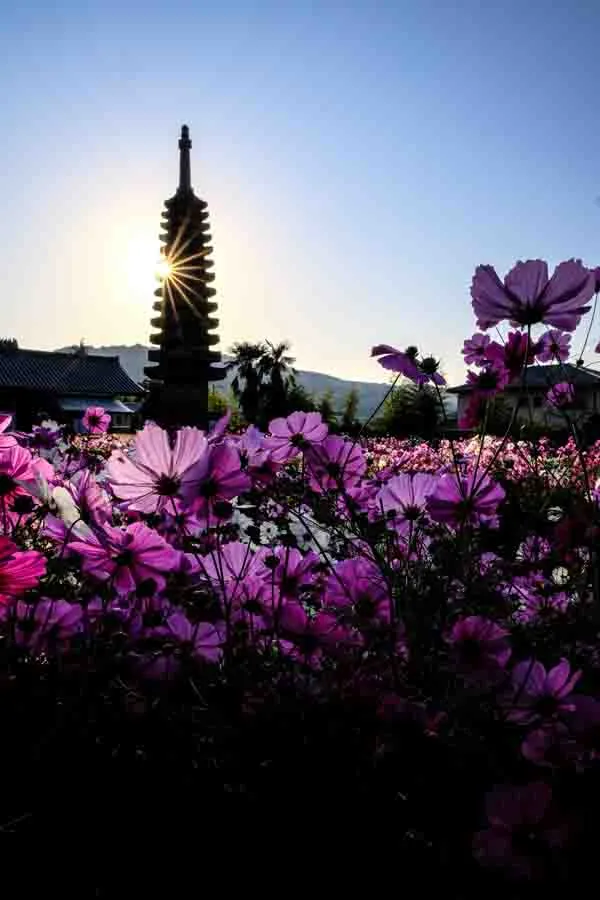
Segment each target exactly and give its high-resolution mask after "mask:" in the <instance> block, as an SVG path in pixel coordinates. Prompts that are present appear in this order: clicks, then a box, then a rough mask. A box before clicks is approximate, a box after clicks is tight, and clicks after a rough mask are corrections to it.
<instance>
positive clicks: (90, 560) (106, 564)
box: [68, 522, 179, 594]
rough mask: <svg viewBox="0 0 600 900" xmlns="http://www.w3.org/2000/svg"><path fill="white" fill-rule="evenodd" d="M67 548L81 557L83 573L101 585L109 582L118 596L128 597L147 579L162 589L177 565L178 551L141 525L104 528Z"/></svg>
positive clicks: (70, 543) (140, 523) (73, 542)
mask: <svg viewBox="0 0 600 900" xmlns="http://www.w3.org/2000/svg"><path fill="white" fill-rule="evenodd" d="M68 547H69V549H71V550H73V551H75V552H76V553H78V554H79V555H80V556H81V558H82V568H83V571H84V572H87V573H88V574H90V575H93V576H94V577H95V578H97V579H98V580H100V581H107V580H108V579H111V580H112V582H113V584H114V587H115V590H116V592H117V593H118V594H128V593H130V592H132V591H134V590H135V589H136V587H137V586H138V585H140V584H141V583H142V582H144V581H148V580H150V579H152V580H153V581H154V583H155V585H156V587H157V588H159V589H160V588H163V587H164V586H165V581H166V579H165V576H166V575H167V574H168V573H169V572H170V571H171V570H173V569H176V568H177V566H178V563H179V553H178V551H176V550H174V549H173V547H171V546H170V545H169V544H168V543H167V542H166V541H165V540H164V539H163V538H161V536H160V535H159V534H157V533H156V531H153V530H152V529H151V528H148V526H147V525H144V524H143V523H142V522H135V523H134V524H133V525H128V526H127V527H126V528H115V527H113V526H111V525H108V524H105V525H104V526H103V527H102V529H98V531H97V532H96V533H94V532H91V531H90V532H89V534H87V535H86V537H85V539H84V540H76V541H70V542H69V544H68Z"/></svg>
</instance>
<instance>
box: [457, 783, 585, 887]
mask: <svg viewBox="0 0 600 900" xmlns="http://www.w3.org/2000/svg"><path fill="white" fill-rule="evenodd" d="M551 804H552V791H551V789H550V787H549V786H548V785H547V784H545V782H541V781H538V782H533V783H531V784H526V785H498V786H497V787H495V788H494V789H493V790H492V791H490V792H489V793H488V794H487V796H486V800H485V809H486V815H487V819H488V822H489V827H488V828H487V829H485V830H484V831H480V832H478V834H476V835H475V838H474V841H473V852H474V855H475V858H476V859H477V860H478V862H480V863H481V864H482V865H485V866H491V867H494V868H499V869H504V870H507V871H508V872H510V873H512V874H513V875H515V876H517V877H520V878H533V877H536V876H539V875H540V874H542V871H541V868H542V866H543V857H541V858H540V852H539V851H540V848H544V850H545V855H546V857H548V858H549V857H550V855H551V853H552V851H556V849H558V848H559V847H561V846H562V845H563V844H564V842H565V840H566V837H567V833H566V830H565V828H564V826H560V825H559V824H558V823H557V820H556V818H555V817H554V816H553V815H552V806H551Z"/></svg>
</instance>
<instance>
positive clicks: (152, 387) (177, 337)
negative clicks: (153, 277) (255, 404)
mask: <svg viewBox="0 0 600 900" xmlns="http://www.w3.org/2000/svg"><path fill="white" fill-rule="evenodd" d="M191 146H192V142H191V140H190V136H189V129H188V127H187V125H183V126H182V129H181V138H180V140H179V186H178V188H177V191H176V193H175V195H174V196H173V197H171V198H170V199H169V200H166V201H165V210H164V212H163V214H162V219H163V221H162V228H163V233H162V234H161V236H160V240H161V241H162V242H163V245H164V246H163V248H162V250H161V253H162V255H163V260H164V263H165V266H164V273H163V274H162V276H161V281H162V283H161V286H160V287H159V288H158V289H157V290H156V291H155V292H154V294H155V296H156V297H157V298H158V299H157V300H156V301H155V303H154V309H155V310H156V312H157V316H156V317H155V318H153V319H152V320H151V324H152V326H153V327H154V328H155V329H156V333H155V334H153V335H151V337H150V341H151V343H152V344H154V345H155V346H154V348H153V349H151V350H150V351H149V353H148V359H149V362H150V365H148V366H147V367H146V368H145V370H144V371H145V373H146V375H147V376H148V391H149V394H148V399H147V402H146V404H145V409H144V412H145V415H146V417H147V418H149V419H152V420H153V421H155V422H157V423H158V424H159V425H162V426H163V427H164V428H174V427H177V426H178V425H196V426H198V427H200V428H207V426H208V386H209V382H211V381H220V380H221V379H222V378H224V377H225V369H224V367H223V366H222V365H221V354H220V353H219V352H218V351H217V350H213V349H212V347H214V345H215V344H218V342H219V338H218V335H216V334H214V330H215V329H216V328H217V326H218V324H219V320H218V319H215V318H213V317H212V314H213V313H214V312H215V311H216V309H217V304H216V303H215V302H214V301H213V300H212V299H211V298H212V297H214V295H215V293H216V291H215V289H214V288H212V287H211V286H210V283H211V282H212V281H213V280H214V277H215V276H214V274H213V273H212V272H211V271H210V270H211V269H212V267H213V262H212V260H211V259H210V258H209V257H210V254H211V253H212V247H211V245H210V240H211V237H210V233H209V227H210V226H209V224H208V211H207V203H206V202H205V201H204V200H201V199H200V198H199V197H197V196H196V195H195V194H194V191H193V189H192V181H191V169H190V149H191ZM152 363H153V364H154V365H152Z"/></svg>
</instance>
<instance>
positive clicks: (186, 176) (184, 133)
mask: <svg viewBox="0 0 600 900" xmlns="http://www.w3.org/2000/svg"><path fill="white" fill-rule="evenodd" d="M191 147H192V142H191V140H190V129H189V128H188V127H187V125H182V126H181V137H180V139H179V187H178V188H177V193H181V194H183V193H190V192H191V190H192V174H191V169H190V150H191Z"/></svg>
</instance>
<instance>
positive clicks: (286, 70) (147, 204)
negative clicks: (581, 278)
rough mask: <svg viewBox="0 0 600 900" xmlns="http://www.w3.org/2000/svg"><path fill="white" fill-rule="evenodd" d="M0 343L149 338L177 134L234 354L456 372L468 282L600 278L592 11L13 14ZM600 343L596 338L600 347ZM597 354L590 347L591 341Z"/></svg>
mask: <svg viewBox="0 0 600 900" xmlns="http://www.w3.org/2000/svg"><path fill="white" fill-rule="evenodd" d="M2 19H3V23H2V29H1V31H0V83H1V84H2V86H3V104H2V106H3V128H2V140H1V142H0V196H1V197H2V200H3V215H2V216H1V218H0V242H1V246H2V250H3V253H2V276H3V279H2V280H3V300H2V306H1V311H2V315H1V316H0V333H1V334H3V335H5V336H14V337H16V338H17V339H18V340H19V342H20V343H21V345H22V346H32V347H44V348H53V347H57V346H61V345H64V344H67V343H72V342H75V341H78V340H79V339H80V338H82V337H83V338H84V339H85V340H86V342H88V343H94V344H101V343H104V344H106V343H134V342H138V341H139V342H146V341H147V338H148V334H149V331H150V328H149V318H150V315H151V304H152V299H153V298H152V286H153V282H152V266H153V262H154V257H155V252H157V250H158V241H157V235H158V231H159V220H160V213H161V206H162V202H163V200H164V199H165V198H166V197H167V196H170V195H171V194H172V193H173V190H174V188H175V186H176V177H177V137H178V131H179V127H180V125H181V123H182V122H187V123H188V124H189V125H190V129H191V137H192V141H193V150H192V180H193V183H194V186H195V188H196V192H197V193H198V194H199V195H200V196H202V197H204V198H205V199H206V200H207V201H208V203H209V209H210V212H211V222H212V228H213V239H214V247H215V253H214V260H215V273H216V282H215V286H216V287H217V289H218V297H217V299H218V301H219V304H220V310H219V316H220V320H221V326H220V333H221V338H222V348H223V349H227V347H229V346H230V345H231V343H232V342H233V341H235V340H242V339H249V340H254V339H261V338H265V337H266V338H270V339H272V340H279V339H283V338H289V339H290V340H291V341H292V344H293V348H294V350H295V353H296V356H297V358H298V363H299V364H300V365H301V366H302V367H303V368H308V369H318V370H321V371H326V372H330V373H332V374H337V375H340V376H342V377H348V378H352V377H354V378H365V379H368V380H382V379H381V376H382V374H383V373H382V370H380V368H379V367H378V365H377V363H376V362H374V361H373V360H371V359H370V358H369V351H370V347H371V345H372V344H374V343H380V342H386V343H391V344H396V345H398V346H404V345H406V344H408V343H415V344H417V345H418V346H419V347H421V348H422V350H423V351H424V352H425V353H434V354H435V355H437V356H440V357H441V358H442V360H443V364H444V368H445V370H446V371H447V373H448V375H449V376H450V378H451V380H456V379H458V378H460V377H461V376H462V373H463V366H462V362H461V357H460V348H461V346H462V341H463V339H464V337H465V336H469V335H470V334H471V333H472V332H473V331H474V320H473V315H472V311H471V307H470V299H469V286H470V281H471V277H472V273H473V271H474V268H475V266H476V265H477V264H478V263H482V262H488V263H492V264H494V265H496V267H497V268H498V270H499V271H501V272H504V271H506V270H507V269H508V268H510V266H511V265H512V264H513V263H514V262H515V261H516V260H517V259H519V258H523V259H526V258H531V257H542V258H546V259H548V261H549V262H550V263H551V264H552V265H554V264H556V263H557V262H559V261H560V260H561V259H566V258H569V257H572V256H575V257H579V258H582V259H583V261H584V262H585V263H586V264H588V265H597V264H600V245H599V237H600V205H598V200H597V198H598V197H599V196H600V161H599V160H600V155H599V151H598V148H599V146H600V143H599V138H600V113H599V111H598V100H597V86H598V84H599V83H600V53H599V52H598V35H600V6H599V5H598V4H597V3H595V2H594V3H581V2H572V3H563V2H558V3H554V2H544V3H536V2H527V3H523V2H522V0H521V2H505V3H489V4H481V3H480V2H457V3H454V4H450V3H449V2H446V0H439V2H435V3H434V2H427V0H419V2H417V0H414V2H396V3H377V2H364V3H363V2H351V0H346V2H344V3H342V2H338V3H328V2H325V3H308V2H304V3H296V2H293V0H287V2H285V3H272V4H271V3H260V2H258V3H249V2H248V3H242V2H240V3H228V2H226V0H223V2H220V3H219V4H209V3H203V2H200V0H193V2H188V3H184V2H181V0H170V2H169V3H165V2H164V0H163V2H160V3H158V2H154V0H146V2H144V3H134V2H129V0H122V2H120V3H116V2H113V0H104V2H95V0H94V2H87V3H85V2H81V0H77V2H64V0H55V2H54V3H53V4H49V3H47V2H45V0H44V2H39V3H35V2H27V0H22V2H20V3H19V4H15V7H14V8H13V9H8V8H6V7H3V9H2ZM599 335H600V323H599V324H598V327H597V328H594V329H593V332H592V337H593V338H597V337H598V336H599ZM594 343H595V340H594Z"/></svg>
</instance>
